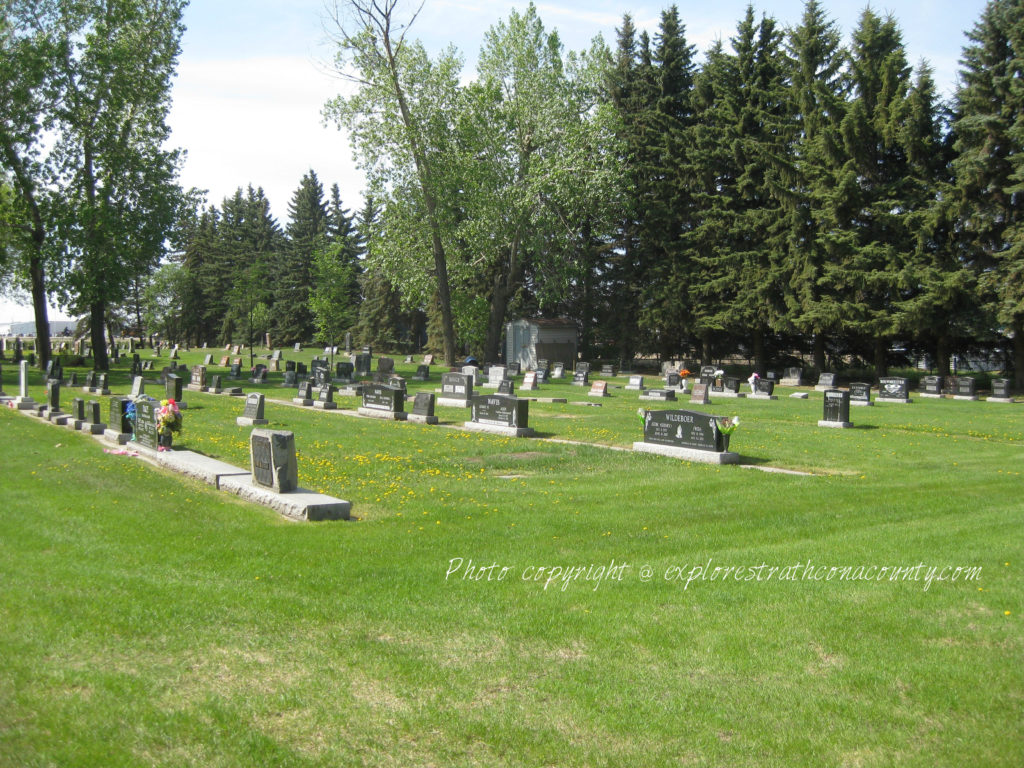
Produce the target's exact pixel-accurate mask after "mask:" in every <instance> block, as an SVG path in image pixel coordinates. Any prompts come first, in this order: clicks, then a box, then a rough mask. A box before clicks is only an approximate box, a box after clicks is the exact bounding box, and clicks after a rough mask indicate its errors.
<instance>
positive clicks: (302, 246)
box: [273, 170, 328, 345]
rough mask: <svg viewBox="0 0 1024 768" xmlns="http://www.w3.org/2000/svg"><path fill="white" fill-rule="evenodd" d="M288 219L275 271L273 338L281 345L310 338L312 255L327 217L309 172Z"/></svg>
mask: <svg viewBox="0 0 1024 768" xmlns="http://www.w3.org/2000/svg"><path fill="white" fill-rule="evenodd" d="M288 216H289V222H288V228H287V235H288V243H287V245H286V246H285V247H284V248H282V249H281V251H280V253H279V255H278V258H277V261H276V264H275V270H274V330H273V335H274V338H275V339H276V340H277V341H278V343H279V344H283V345H288V344H293V343H295V342H305V341H310V340H311V339H312V338H313V311H312V310H311V309H310V303H309V299H310V289H311V286H312V280H313V255H314V253H316V252H317V251H318V250H320V249H322V248H323V247H324V246H325V245H326V243H327V229H328V216H327V204H326V203H325V201H324V190H323V186H322V185H321V184H320V181H319V179H317V176H316V173H314V172H313V171H312V170H310V171H309V173H307V174H306V175H305V176H303V177H302V181H301V182H300V183H299V187H298V189H296V190H295V194H294V195H293V196H292V200H291V202H290V203H289V204H288Z"/></svg>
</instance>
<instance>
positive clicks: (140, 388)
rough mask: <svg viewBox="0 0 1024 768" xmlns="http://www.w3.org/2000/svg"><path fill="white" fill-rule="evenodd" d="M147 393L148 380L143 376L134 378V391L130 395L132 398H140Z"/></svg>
mask: <svg viewBox="0 0 1024 768" xmlns="http://www.w3.org/2000/svg"><path fill="white" fill-rule="evenodd" d="M144 394H146V380H145V379H143V378H142V377H141V376H136V377H135V378H133V379H132V392H131V395H130V397H131V398H132V400H138V399H139V398H140V397H142V396H143V395H144Z"/></svg>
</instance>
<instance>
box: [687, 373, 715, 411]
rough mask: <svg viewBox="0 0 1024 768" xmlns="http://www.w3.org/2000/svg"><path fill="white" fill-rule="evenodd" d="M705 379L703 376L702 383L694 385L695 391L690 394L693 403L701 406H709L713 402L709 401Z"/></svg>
mask: <svg viewBox="0 0 1024 768" xmlns="http://www.w3.org/2000/svg"><path fill="white" fill-rule="evenodd" d="M703 379H704V377H703V376H701V381H699V382H697V383H696V384H694V385H693V391H692V392H691V393H690V402H691V403H700V404H701V405H708V404H710V403H711V400H709V399H708V385H707V384H705V383H704V381H703Z"/></svg>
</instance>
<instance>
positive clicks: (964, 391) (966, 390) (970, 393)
mask: <svg viewBox="0 0 1024 768" xmlns="http://www.w3.org/2000/svg"><path fill="white" fill-rule="evenodd" d="M976 390H977V382H975V380H974V378H973V377H971V376H959V377H957V380H956V394H955V395H954V396H953V399H954V400H977V399H978V394H977V391H976Z"/></svg>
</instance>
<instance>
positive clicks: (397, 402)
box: [363, 384, 405, 413]
mask: <svg viewBox="0 0 1024 768" xmlns="http://www.w3.org/2000/svg"><path fill="white" fill-rule="evenodd" d="M363 408H369V409H370V410H374V411H389V412H391V413H404V412H405V393H403V392H402V390H400V389H394V388H392V387H389V386H387V385H385V384H367V385H366V386H364V387H363Z"/></svg>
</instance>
